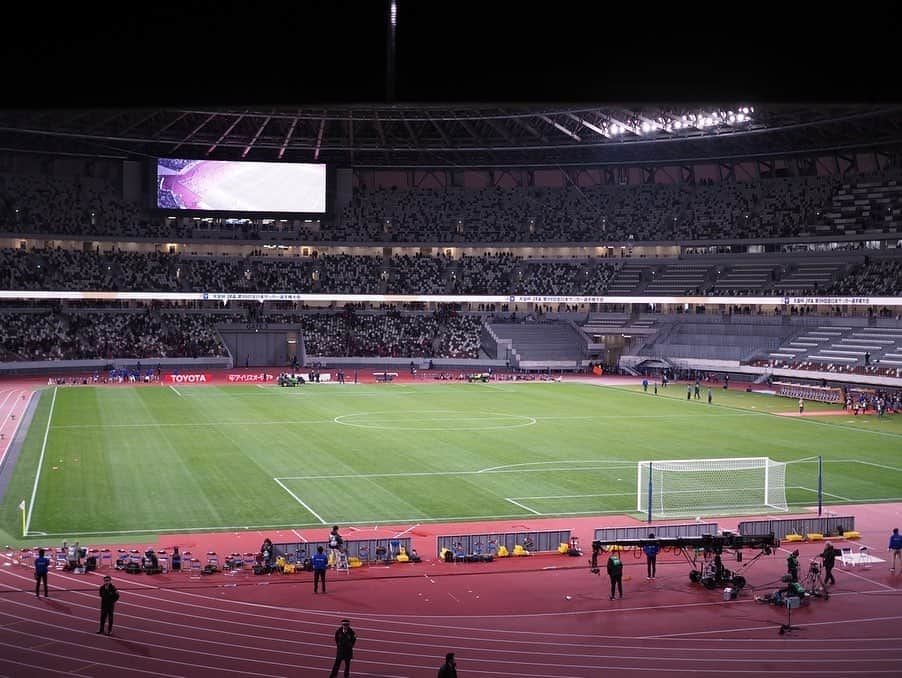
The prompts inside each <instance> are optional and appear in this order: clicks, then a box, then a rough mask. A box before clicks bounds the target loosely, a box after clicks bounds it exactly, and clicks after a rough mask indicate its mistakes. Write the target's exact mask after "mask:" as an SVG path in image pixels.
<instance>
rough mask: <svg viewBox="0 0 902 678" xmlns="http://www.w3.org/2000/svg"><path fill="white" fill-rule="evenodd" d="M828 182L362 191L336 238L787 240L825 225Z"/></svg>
mask: <svg viewBox="0 0 902 678" xmlns="http://www.w3.org/2000/svg"><path fill="white" fill-rule="evenodd" d="M838 187H839V180H838V179H835V178H833V177H793V178H780V179H768V180H760V181H754V182H751V181H750V182H738V181H725V182H720V183H717V184H713V183H710V184H709V183H702V184H700V185H692V184H643V185H635V186H634V185H626V186H620V185H600V186H584V187H576V186H568V187H565V188H537V187H528V188H499V187H496V186H493V187H488V188H481V189H464V188H442V189H408V188H394V187H392V188H376V189H366V188H359V189H357V191H356V192H355V194H354V197H353V199H352V202H351V204H350V205H348V206H347V207H346V208H345V210H344V211H343V212H342V215H341V220H340V222H339V224H337V225H336V227H335V228H334V230H333V235H334V237H335V238H336V239H349V240H354V239H358V240H359V239H360V238H361V237H362V238H363V239H364V240H370V241H393V242H401V241H408V242H410V241H425V242H467V241H476V242H508V243H510V242H586V241H599V240H607V241H614V242H619V241H624V242H625V241H627V240H628V239H632V240H635V241H658V240H670V241H672V240H684V239H698V240H701V239H709V238H710V239H720V238H766V237H787V236H791V235H793V234H795V233H797V232H799V231H800V230H801V229H802V228H804V227H806V226H807V225H809V224H813V223H814V222H815V221H816V220H818V219H819V218H821V210H822V209H824V208H825V207H826V206H827V205H828V204H829V201H830V197H831V195H832V194H833V192H834V191H835V190H836V189H837V188H838Z"/></svg>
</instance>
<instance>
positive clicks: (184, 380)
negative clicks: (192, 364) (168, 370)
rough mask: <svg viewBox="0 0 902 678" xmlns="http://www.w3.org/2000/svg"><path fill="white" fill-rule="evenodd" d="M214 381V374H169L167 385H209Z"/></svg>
mask: <svg viewBox="0 0 902 678" xmlns="http://www.w3.org/2000/svg"><path fill="white" fill-rule="evenodd" d="M212 381H213V375H212V374H205V373H194V372H189V373H187V374H167V375H166V383H167V384H209V383H211V382H212Z"/></svg>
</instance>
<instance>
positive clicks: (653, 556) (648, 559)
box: [642, 532, 661, 579]
mask: <svg viewBox="0 0 902 678" xmlns="http://www.w3.org/2000/svg"><path fill="white" fill-rule="evenodd" d="M648 538H649V539H654V538H655V533H654V532H649V533H648ZM642 550H643V551H645V563H646V566H647V567H648V577H647V578H648V579H654V578H655V571H656V570H657V565H658V551H660V550H661V547H660V546H658V545H657V544H648V545H647V546H643V547H642Z"/></svg>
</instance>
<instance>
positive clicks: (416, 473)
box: [279, 466, 635, 480]
mask: <svg viewBox="0 0 902 678" xmlns="http://www.w3.org/2000/svg"><path fill="white" fill-rule="evenodd" d="M629 468H635V467H633V466H630V467H629ZM609 470H611V467H610V466H599V467H597V468H591V467H586V466H578V467H576V468H566V467H565V468H516V469H504V468H501V469H499V470H496V471H408V472H404V473H346V474H335V475H322V476H279V479H281V480H342V479H345V478H360V479H369V478H418V477H430V476H472V475H480V474H481V475H489V474H493V473H557V472H561V471H564V472H568V473H569V472H577V471H609Z"/></svg>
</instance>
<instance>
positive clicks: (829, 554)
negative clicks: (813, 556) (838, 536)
mask: <svg viewBox="0 0 902 678" xmlns="http://www.w3.org/2000/svg"><path fill="white" fill-rule="evenodd" d="M818 557H819V558H822V559H823V561H824V585H827V584H835V583H836V580H835V579H834V578H833V566H834V565H836V549H835V548H833V544H832V543H831V542H829V541H828V542H827V543H826V545H825V546H824V551H823V553H821V554H820V555H819V556H818Z"/></svg>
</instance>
